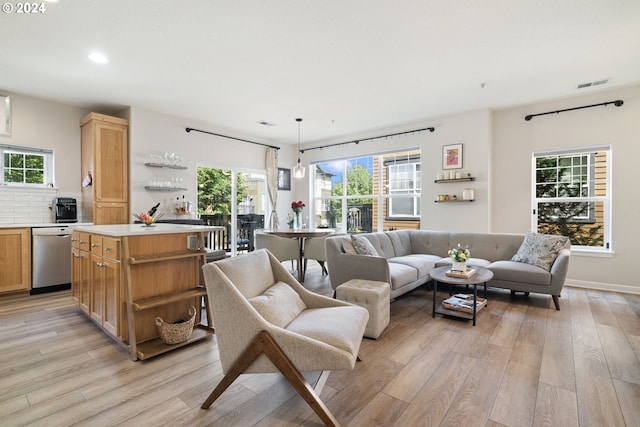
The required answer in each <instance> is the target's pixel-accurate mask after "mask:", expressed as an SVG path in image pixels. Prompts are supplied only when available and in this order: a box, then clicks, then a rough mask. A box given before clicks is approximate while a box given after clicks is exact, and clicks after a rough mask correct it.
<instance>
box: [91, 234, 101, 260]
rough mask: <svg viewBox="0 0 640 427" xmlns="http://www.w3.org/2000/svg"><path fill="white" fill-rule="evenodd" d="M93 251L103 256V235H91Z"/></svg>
mask: <svg viewBox="0 0 640 427" xmlns="http://www.w3.org/2000/svg"><path fill="white" fill-rule="evenodd" d="M91 253H92V254H96V255H98V256H102V236H95V235H92V236H91Z"/></svg>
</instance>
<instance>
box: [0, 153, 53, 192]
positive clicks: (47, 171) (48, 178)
mask: <svg viewBox="0 0 640 427" xmlns="http://www.w3.org/2000/svg"><path fill="white" fill-rule="evenodd" d="M6 153H12V154H22V155H38V156H43V157H44V170H43V179H44V182H43V183H39V184H33V183H27V182H5V179H4V170H5V166H6V165H5V164H4V155H5V154H6ZM0 185H5V186H8V187H31V188H47V187H53V185H54V182H53V150H50V149H44V148H32V147H20V146H15V145H6V144H0Z"/></svg>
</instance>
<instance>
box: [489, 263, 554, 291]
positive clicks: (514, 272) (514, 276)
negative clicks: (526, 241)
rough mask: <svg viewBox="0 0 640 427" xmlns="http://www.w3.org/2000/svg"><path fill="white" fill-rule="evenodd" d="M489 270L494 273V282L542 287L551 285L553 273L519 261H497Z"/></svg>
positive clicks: (490, 265)
mask: <svg viewBox="0 0 640 427" xmlns="http://www.w3.org/2000/svg"><path fill="white" fill-rule="evenodd" d="M487 268H489V270H491V272H492V273H493V280H500V281H505V282H519V283H530V284H532V285H541V286H548V285H550V284H551V273H549V272H548V271H547V270H545V269H544V268H541V267H538V266H536V265H532V264H527V263H523V262H517V261H496V262H492V263H491V264H489V266H488V267H487Z"/></svg>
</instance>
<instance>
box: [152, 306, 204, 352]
mask: <svg viewBox="0 0 640 427" xmlns="http://www.w3.org/2000/svg"><path fill="white" fill-rule="evenodd" d="M195 321H196V308H195V307H193V306H191V307H190V308H189V312H188V313H184V314H183V315H182V316H180V318H179V319H176V320H175V321H174V322H172V323H167V322H165V321H164V320H162V318H161V317H156V326H157V327H158V333H159V334H160V339H161V340H162V342H164V343H165V344H179V343H181V342H184V341H186V340H188V339H189V337H190V336H191V332H193V325H194V323H195Z"/></svg>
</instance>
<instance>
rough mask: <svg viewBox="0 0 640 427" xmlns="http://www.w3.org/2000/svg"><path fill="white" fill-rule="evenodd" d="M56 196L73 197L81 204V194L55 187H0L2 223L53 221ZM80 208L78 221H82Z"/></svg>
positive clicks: (0, 218)
mask: <svg viewBox="0 0 640 427" xmlns="http://www.w3.org/2000/svg"><path fill="white" fill-rule="evenodd" d="M56 197H73V198H75V199H76V200H77V201H78V205H80V198H81V194H74V193H66V192H64V193H63V192H59V191H58V190H56V189H55V188H25V187H7V186H2V187H0V224H32V223H33V224H40V223H50V222H53V212H52V203H53V199H54V198H56ZM81 215H82V214H81V212H80V209H78V222H81V219H82V218H81V217H80V216H81Z"/></svg>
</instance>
